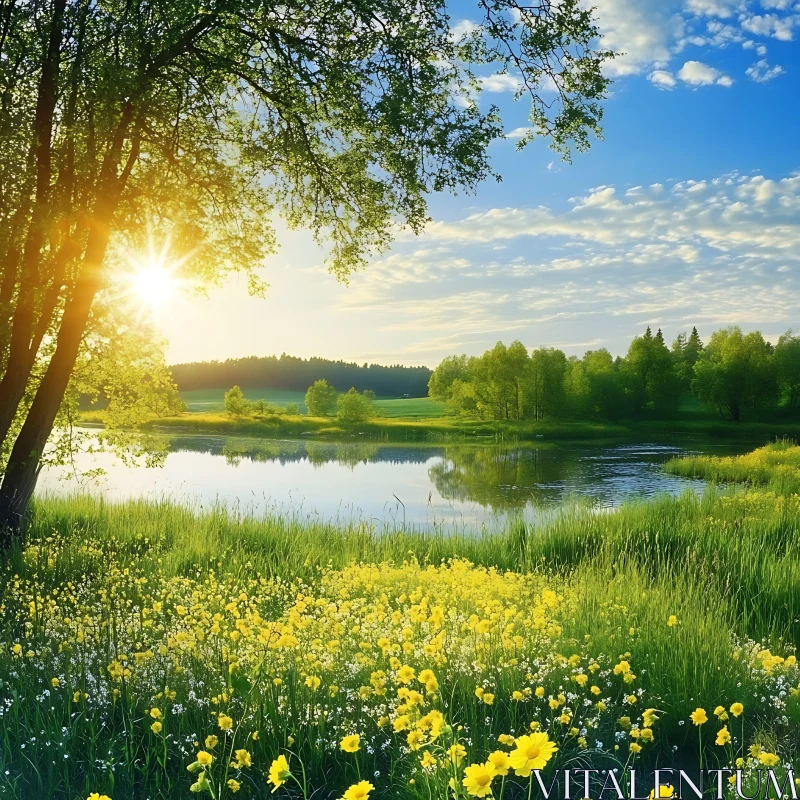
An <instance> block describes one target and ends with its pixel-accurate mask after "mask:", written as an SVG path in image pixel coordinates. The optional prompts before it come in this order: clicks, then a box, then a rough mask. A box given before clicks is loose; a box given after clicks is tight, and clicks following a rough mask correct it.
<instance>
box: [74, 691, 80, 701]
mask: <svg viewBox="0 0 800 800" xmlns="http://www.w3.org/2000/svg"><path fill="white" fill-rule="evenodd" d="M80 699H81V693H80V692H73V693H72V702H73V703H77V702H78V701H79V700H80Z"/></svg>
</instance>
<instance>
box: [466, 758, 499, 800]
mask: <svg viewBox="0 0 800 800" xmlns="http://www.w3.org/2000/svg"><path fill="white" fill-rule="evenodd" d="M495 775H497V770H496V769H495V767H494V764H492V762H491V761H487V762H486V763H485V764H471V765H470V766H468V767H467V768H466V769H465V770H464V779H463V780H462V781H461V782H462V783H463V784H464V788H465V789H466V790H467V794H468V795H470V797H486V796H487V795H490V794H491V793H492V780H493V779H494V777H495Z"/></svg>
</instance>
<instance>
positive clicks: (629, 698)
mask: <svg viewBox="0 0 800 800" xmlns="http://www.w3.org/2000/svg"><path fill="white" fill-rule="evenodd" d="M637 700H638V698H637V697H636V695H635V694H629V695H628V696H627V697H626V698H625V702H627V703H628V705H631V706H632V705H633V704H634V703H635V702H636V701H637Z"/></svg>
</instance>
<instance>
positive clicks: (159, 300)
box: [131, 264, 178, 311]
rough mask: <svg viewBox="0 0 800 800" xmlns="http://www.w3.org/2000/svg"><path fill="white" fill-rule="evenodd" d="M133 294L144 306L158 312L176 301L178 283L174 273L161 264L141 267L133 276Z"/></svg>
mask: <svg viewBox="0 0 800 800" xmlns="http://www.w3.org/2000/svg"><path fill="white" fill-rule="evenodd" d="M131 283H132V287H131V288H132V290H133V294H134V295H135V296H136V297H137V299H138V300H139V301H141V303H142V304H144V305H146V306H149V308H150V309H151V310H153V311H158V310H160V309H161V308H163V307H164V306H165V305H167V304H168V303H169V302H170V300H174V299H175V294H176V292H177V286H178V282H177V280H176V279H175V276H174V275H173V274H172V271H171V270H170V269H169V268H168V267H165V266H163V265H161V264H148V265H147V266H143V267H139V268H138V269H137V270H136V271H135V272H134V274H133V276H132V279H131Z"/></svg>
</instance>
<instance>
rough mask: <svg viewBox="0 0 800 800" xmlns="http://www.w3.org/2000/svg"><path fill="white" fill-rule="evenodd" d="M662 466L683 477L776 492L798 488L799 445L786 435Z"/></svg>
mask: <svg viewBox="0 0 800 800" xmlns="http://www.w3.org/2000/svg"><path fill="white" fill-rule="evenodd" d="M665 468H666V470H667V471H668V472H670V473H672V474H673V475H681V476H683V477H686V478H703V479H705V480H707V481H713V482H715V483H746V484H750V485H751V486H765V487H767V488H769V489H771V490H772V491H774V492H778V493H779V494H797V493H798V492H800V447H798V446H797V445H796V444H795V443H794V442H793V441H791V440H788V439H784V440H783V441H779V442H773V443H771V444H768V445H765V446H764V447H761V448H759V449H757V450H754V451H753V452H751V453H746V454H745V455H741V456H731V457H728V458H714V457H710V456H692V457H686V458H673V459H671V460H670V461H668V462H667V464H666V465H665Z"/></svg>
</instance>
